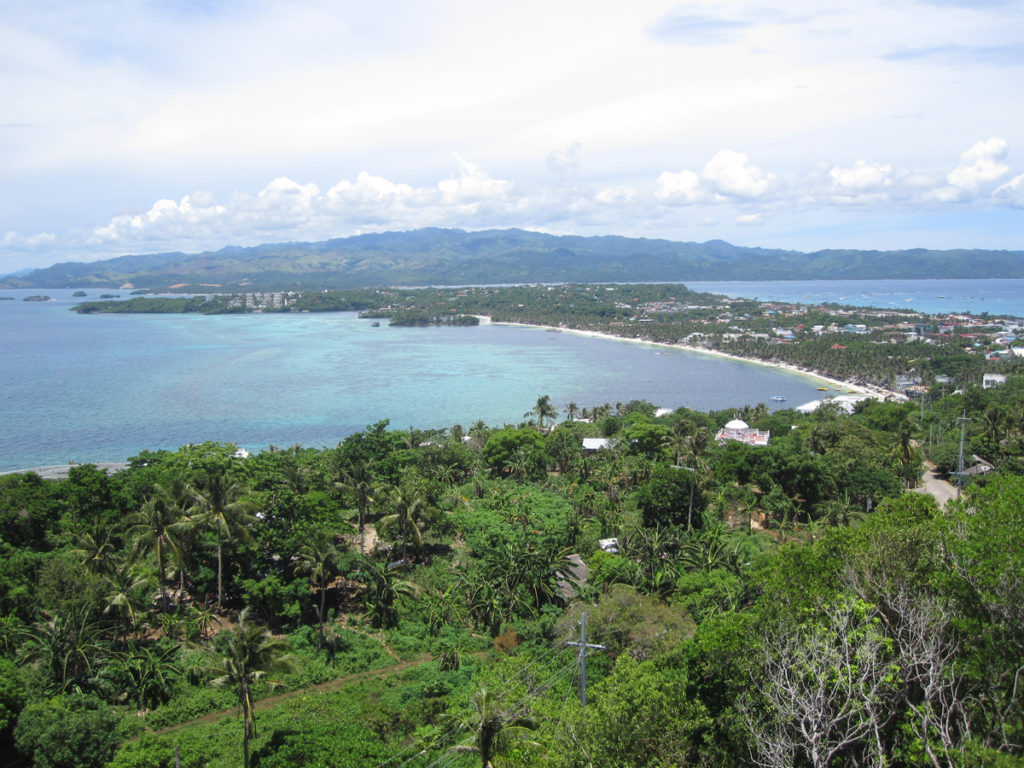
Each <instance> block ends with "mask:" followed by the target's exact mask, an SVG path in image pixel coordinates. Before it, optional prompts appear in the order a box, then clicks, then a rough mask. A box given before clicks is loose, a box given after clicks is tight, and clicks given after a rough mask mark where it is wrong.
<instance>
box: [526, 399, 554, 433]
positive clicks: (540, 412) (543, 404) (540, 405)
mask: <svg viewBox="0 0 1024 768" xmlns="http://www.w3.org/2000/svg"><path fill="white" fill-rule="evenodd" d="M530 414H533V415H535V416H536V417H537V429H538V430H539V431H541V432H543V431H544V419H553V418H555V417H556V416H558V411H557V410H555V406H553V405H552V404H551V397H550V396H549V395H541V396H540V397H538V398H537V404H536V405H535V406H533V408H531V409H530V410H529V411H527V412H526V413H525V414H524V415H525V416H529V415H530Z"/></svg>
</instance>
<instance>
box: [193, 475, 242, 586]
mask: <svg viewBox="0 0 1024 768" xmlns="http://www.w3.org/2000/svg"><path fill="white" fill-rule="evenodd" d="M248 493H249V489H248V488H246V487H245V486H244V485H243V484H242V483H240V482H238V481H237V480H235V479H233V478H231V477H229V476H228V474H227V472H225V471H224V469H223V467H217V468H215V469H212V470H211V471H210V472H209V474H208V475H207V477H206V483H205V487H204V488H203V489H202V491H201V492H200V500H199V501H200V503H199V515H198V516H197V517H196V521H197V523H199V524H200V525H201V526H203V527H206V528H208V529H210V530H212V531H213V532H214V534H215V535H216V536H217V605H218V606H220V605H222V604H223V602H224V556H223V549H224V543H225V542H230V541H250V540H251V539H252V536H251V535H250V534H249V531H248V528H247V526H250V525H252V524H253V523H254V522H256V517H255V516H254V514H253V512H254V510H255V505H254V504H253V503H252V502H251V501H250V500H249V499H247V498H246V496H247V495H248Z"/></svg>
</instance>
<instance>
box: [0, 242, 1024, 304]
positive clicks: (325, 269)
mask: <svg viewBox="0 0 1024 768" xmlns="http://www.w3.org/2000/svg"><path fill="white" fill-rule="evenodd" d="M937 277H943V278H962V279H973V278H1024V251H993V250H963V249H958V250H944V251H934V250H927V249H923V248H922V249H911V250H901V251H859V250H823V251H815V252H813V253H804V252H800V251H792V250H784V249H769V248H748V247H741V246H735V245H731V244H729V243H726V242H724V241H722V240H711V241H708V242H705V243H693V242H673V241H670V240H651V239H644V238H629V237H617V236H600V237H577V236H555V235H548V234H543V233H540V232H527V231H525V230H520V229H506V230H487V231H482V232H464V231H462V230H457V229H418V230H413V231H410V232H384V233H380V234H366V235H357V236H354V237H347V238H339V239H334V240H326V241H323V242H317V243H275V244H266V245H258V246H253V247H248V248H243V247H237V246H231V247H227V248H222V249H220V250H219V251H214V252H205V253H198V254H185V253H160V254H146V255H133V256H120V257H117V258H113V259H108V260H106V261H97V262H91V263H80V262H66V263H62V264H55V265H54V266H52V267H48V268H46V269H38V270H35V271H32V272H29V273H27V274H22V275H18V276H9V277H7V278H4V279H0V288H29V289H32V288H39V289H44V288H90V287H91V288H121V289H124V290H133V289H134V290H139V291H146V290H148V291H157V292H174V291H178V292H182V293H221V292H223V293H243V292H250V291H283V290H323V289H348V288H365V287H371V286H379V285H392V286H393V285H405V286H425V285H439V286H441V285H443V286H458V285H481V284H508V283H562V282H580V283H599V282H600V283H605V282H648V283H651V282H683V281H694V280H808V279H816V278H823V279H824V278H828V279H833V280H843V279H848V280H855V279H862V280H864V279H866V280H871V279H927V278H937Z"/></svg>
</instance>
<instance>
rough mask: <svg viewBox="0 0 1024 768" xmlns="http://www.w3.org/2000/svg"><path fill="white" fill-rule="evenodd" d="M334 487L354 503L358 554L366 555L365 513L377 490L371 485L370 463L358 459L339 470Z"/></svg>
mask: <svg viewBox="0 0 1024 768" xmlns="http://www.w3.org/2000/svg"><path fill="white" fill-rule="evenodd" d="M334 487H335V488H337V489H338V490H340V491H342V492H343V493H348V494H351V495H352V496H353V497H354V498H355V501H356V509H357V510H358V514H359V552H360V554H365V553H366V513H367V511H369V509H370V506H371V505H372V504H373V499H374V496H376V494H377V488H376V486H375V485H374V484H373V475H372V474H371V472H370V463H369V462H368V461H366V460H365V459H358V460H356V461H354V462H353V463H352V465H351V466H349V467H347V468H345V469H342V470H341V480H340V481H339V482H336V483H335V484H334Z"/></svg>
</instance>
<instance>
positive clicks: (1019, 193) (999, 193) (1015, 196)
mask: <svg viewBox="0 0 1024 768" xmlns="http://www.w3.org/2000/svg"><path fill="white" fill-rule="evenodd" d="M992 196H993V197H994V198H996V199H998V200H1005V201H1007V202H1008V203H1009V204H1010V205H1012V206H1014V207H1015V208H1024V173H1022V174H1021V175H1020V176H1015V177H1014V178H1012V179H1010V181H1008V182H1006V183H1005V184H1003V185H1001V186H999V187H997V188H996V190H995V192H993V193H992Z"/></svg>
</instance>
